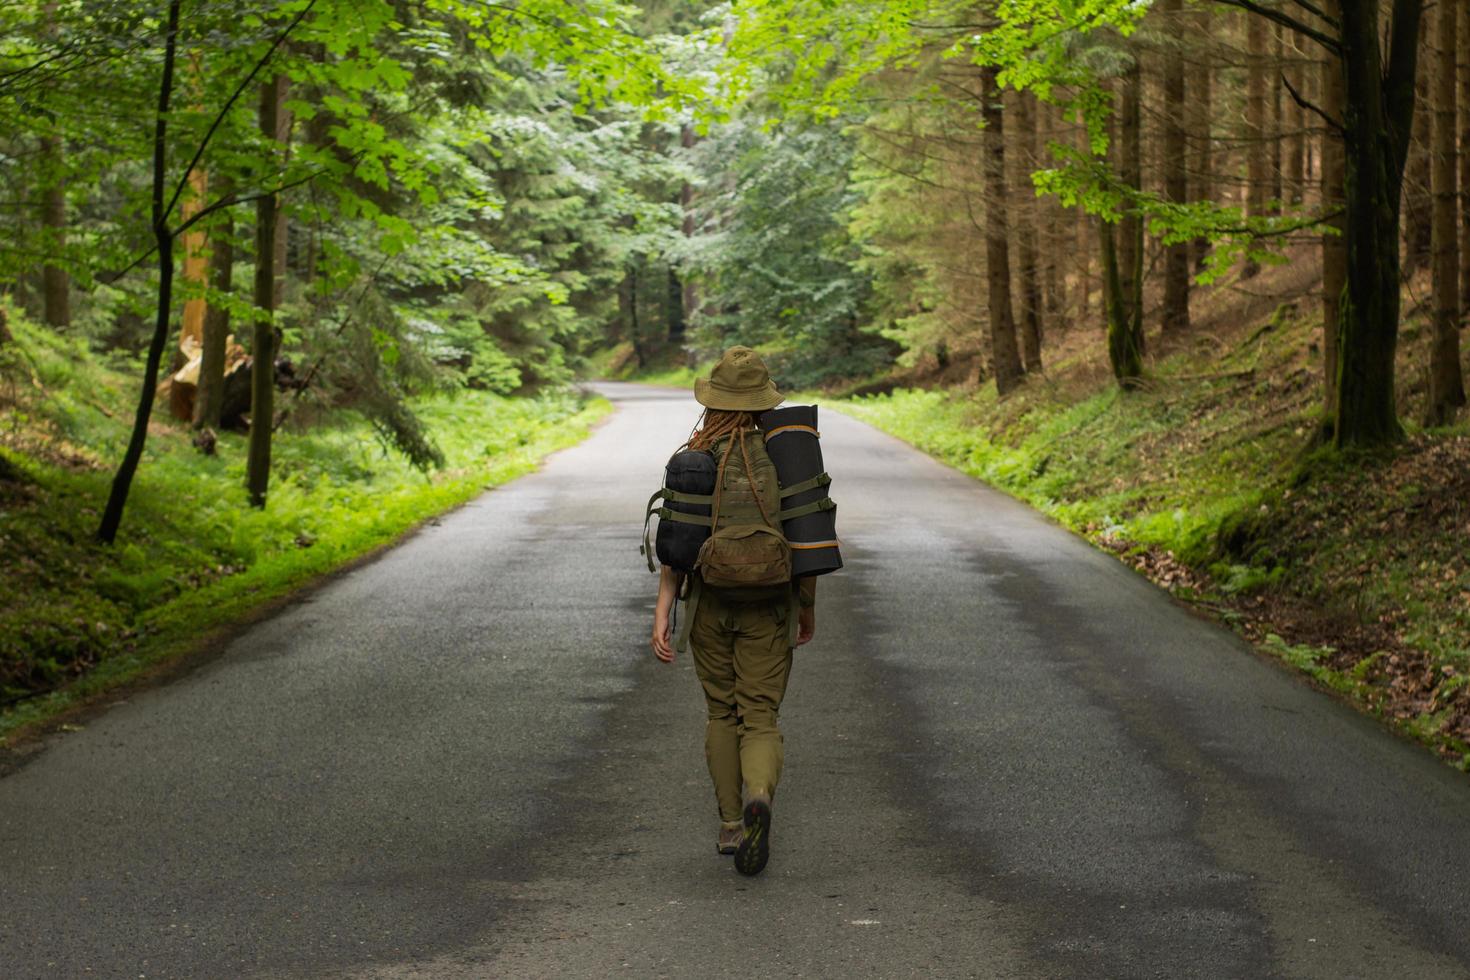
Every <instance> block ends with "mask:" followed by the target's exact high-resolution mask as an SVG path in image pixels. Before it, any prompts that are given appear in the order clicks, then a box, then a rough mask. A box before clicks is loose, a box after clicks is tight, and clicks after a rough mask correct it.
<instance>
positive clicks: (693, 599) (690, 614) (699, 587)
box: [674, 573, 704, 653]
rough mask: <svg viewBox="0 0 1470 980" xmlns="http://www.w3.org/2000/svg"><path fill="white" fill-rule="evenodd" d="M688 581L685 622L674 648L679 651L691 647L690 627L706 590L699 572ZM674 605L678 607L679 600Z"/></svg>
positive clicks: (675, 638)
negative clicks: (701, 596)
mask: <svg viewBox="0 0 1470 980" xmlns="http://www.w3.org/2000/svg"><path fill="white" fill-rule="evenodd" d="M686 581H687V582H688V583H689V598H687V599H685V600H684V623H683V625H682V626H680V627H679V630H678V633H677V635H675V637H674V649H675V650H677V651H678V652H679V653H683V652H684V651H685V650H687V649H689V629H690V627H691V626H693V625H694V611H695V610H696V609H698V608H699V597H700V595H701V594H702V593H703V592H704V579H703V578H702V577H701V576H700V575H699V574H698V573H696V574H693V575H690V576H689V578H688V579H687V580H686ZM674 605H675V607H676V608H677V607H678V601H677V600H675V603H674Z"/></svg>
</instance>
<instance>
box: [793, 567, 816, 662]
mask: <svg viewBox="0 0 1470 980" xmlns="http://www.w3.org/2000/svg"><path fill="white" fill-rule="evenodd" d="M796 585H797V599H798V600H799V601H800V603H801V611H800V612H799V613H798V614H797V617H796V645H797V646H801V645H802V644H803V643H810V642H811V639H812V637H813V636H816V635H817V577H816V576H815V575H808V576H807V577H806V578H803V579H799V580H798V581H797V583H796Z"/></svg>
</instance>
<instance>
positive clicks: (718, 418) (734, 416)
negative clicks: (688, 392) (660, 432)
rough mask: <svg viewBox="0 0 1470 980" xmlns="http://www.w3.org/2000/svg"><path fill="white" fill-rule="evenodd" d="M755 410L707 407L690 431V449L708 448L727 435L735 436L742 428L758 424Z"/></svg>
mask: <svg viewBox="0 0 1470 980" xmlns="http://www.w3.org/2000/svg"><path fill="white" fill-rule="evenodd" d="M758 424H759V423H758V422H757V421H756V413H755V412H730V411H726V410H725V409H720V408H706V409H705V410H704V414H703V415H701V416H700V417H699V423H698V424H697V425H696V426H695V427H694V431H693V432H691V433H689V442H688V443H686V445H688V447H689V448H690V449H703V450H707V449H709V448H711V447H712V446H714V444H715V443H717V442H719V441H720V440H721V439H723V438H725V437H726V436H733V435H734V434H735V433H737V432H739V431H740V430H742V429H750V428H754V427H755V426H757V425H758Z"/></svg>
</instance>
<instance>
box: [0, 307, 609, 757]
mask: <svg viewBox="0 0 1470 980" xmlns="http://www.w3.org/2000/svg"><path fill="white" fill-rule="evenodd" d="M12 329H13V330H14V332H15V334H16V343H15V344H13V345H8V346H7V347H6V348H4V349H3V350H0V357H3V363H0V406H3V408H4V410H5V414H4V416H3V419H4V425H3V429H0V569H3V571H0V595H3V598H0V704H3V708H0V737H3V736H4V735H5V734H7V733H9V732H12V731H14V730H15V729H17V728H19V727H21V726H24V725H27V724H29V723H31V722H34V721H36V720H38V719H41V718H44V717H47V716H48V715H50V714H53V713H54V712H55V711H56V710H58V709H59V708H61V707H64V706H65V705H67V704H70V703H73V702H75V701H77V700H78V699H81V698H85V697H86V696H88V695H90V694H93V693H96V692H98V691H101V690H104V689H106V688H108V687H110V686H113V685H115V684H116V683H119V682H120V681H122V680H125V679H127V678H128V677H130V676H132V675H134V674H136V673H137V672H138V671H139V670H141V669H143V668H145V667H147V666H148V665H150V664H153V663H157V662H159V661H161V660H165V659H167V658H168V657H169V656H170V655H171V654H173V653H175V652H177V651H179V650H182V649H185V648H187V647H189V646H191V645H192V644H195V643H197V642H198V641H199V638H200V637H201V636H203V635H206V634H207V633H208V632H209V631H210V629H211V628H212V627H215V626H217V625H219V624H222V623H226V622H229V621H231V620H233V619H237V618H239V617H240V616H242V615H244V614H245V613H247V612H249V611H250V610H251V609H253V608H255V607H258V606H260V605H261V604H263V603H265V602H267V601H269V600H271V599H273V598H275V597H278V596H281V595H284V594H286V593H288V592H290V591H291V590H293V589H295V588H298V587H300V586H301V585H302V584H304V583H307V582H309V581H311V580H313V579H315V578H318V577H320V576H321V575H323V574H325V573H327V572H329V571H331V570H333V569H335V568H338V567H340V566H341V565H343V564H344V563H346V562H348V561H350V560H352V559H354V558H357V557H359V556H362V555H364V554H367V553H369V552H371V551H373V550H374V549H376V548H379V547H381V546H383V545H385V544H387V543H389V542H391V541H393V540H395V539H396V538H397V537H399V536H400V535H402V534H403V533H404V532H405V531H407V530H408V529H410V528H412V527H413V526H415V525H416V524H417V523H419V522H421V521H422V520H424V519H426V518H428V517H430V516H432V515H434V514H437V513H440V512H442V511H444V510H446V509H449V508H451V507H454V506H455V505H457V504H460V503H462V502H464V501H466V500H469V499H471V498H473V497H474V496H476V495H477V494H479V493H480V492H481V491H482V490H484V489H485V488H486V487H490V486H495V485H498V484H501V483H504V482H506V481H507V480H510V479H513V478H515V477H516V476H519V475H521V474H524V473H526V472H528V471H530V470H532V469H534V468H535V466H536V465H537V464H538V462H539V461H540V460H541V459H542V458H543V457H544V456H545V455H546V454H548V453H550V452H552V451H554V450H556V449H559V448H562V447H565V446H567V445H570V444H572V443H575V442H577V441H579V440H580V439H581V438H583V437H584V436H585V435H586V433H587V431H588V428H589V426H590V425H591V423H592V422H593V421H594V420H595V419H596V418H597V417H598V416H600V415H601V414H602V413H603V412H605V411H606V410H607V408H608V406H607V404H606V403H605V402H601V401H596V402H592V403H584V401H583V400H582V399H581V397H580V396H578V395H576V394H574V393H572V392H567V391H561V392H554V393H549V394H545V395H542V396H539V397H536V398H508V397H503V396H499V395H493V394H489V393H486V392H475V391H468V390H466V391H462V392H459V393H457V394H455V395H453V396H449V395H441V396H436V397H431V398H427V399H422V400H419V401H417V402H416V403H415V406H414V408H415V411H416V412H417V414H418V415H419V416H420V418H422V420H423V421H424V423H425V425H426V426H427V427H428V429H429V430H430V431H431V432H432V434H433V436H434V438H435V440H436V441H437V443H438V445H439V447H440V448H441V449H442V450H443V452H444V455H445V458H446V465H445V467H444V468H443V469H440V470H437V471H433V472H431V473H430V474H429V475H425V474H423V473H421V472H419V471H418V470H416V469H414V468H413V466H411V465H410V464H409V463H408V462H407V461H405V460H404V459H403V458H402V457H401V456H400V455H398V454H396V453H393V452H391V451H389V450H388V449H387V448H386V447H385V446H384V445H383V444H382V443H381V442H379V441H378V439H377V438H375V436H374V433H373V429H372V426H371V425H370V424H369V423H368V421H367V420H366V419H364V418H363V417H361V416H360V415H357V414H355V413H352V412H338V413H336V414H335V415H333V416H330V417H328V418H325V419H318V420H317V422H316V424H315V425H314V426H313V427H312V428H311V429H309V430H304V431H292V430H290V429H285V430H282V431H281V432H279V433H278V434H277V437H276V440H275V444H274V447H273V463H272V473H271V487H270V494H269V500H268V504H267V506H266V507H265V508H264V509H260V510H257V509H254V508H251V507H249V506H248V505H247V503H246V496H245V491H244V481H245V451H246V446H245V437H244V436H243V435H237V434H234V433H228V432H227V433H221V434H220V435H219V442H218V449H217V454H216V455H214V456H204V455H201V454H200V453H199V452H198V450H196V449H195V448H194V447H193V446H192V445H191V442H190V438H189V436H190V434H189V432H188V431H187V430H186V428H185V427H182V426H175V425H172V424H168V423H167V422H165V421H164V418H165V415H164V413H163V412H162V411H159V412H156V413H155V416H154V421H153V423H152V424H151V426H150V435H149V442H148V449H147V452H146V454H145V456H144V459H143V462H142V465H141V467H140V468H139V471H138V476H137V479H136V480H135V482H134V484H133V488H132V493H131V496H130V497H129V501H128V507H127V511H126V514H125V516H124V520H123V526H122V531H121V533H120V535H119V537H118V540H117V542H116V543H115V544H114V545H112V546H104V545H101V544H99V543H97V542H96V541H95V539H94V537H93V535H94V533H95V531H96V527H97V522H98V518H99V515H100V513H101V508H102V504H103V503H104V501H105V499H106V494H107V491H108V487H109V485H110V481H111V477H112V466H114V465H115V463H116V460H117V458H118V456H119V455H120V453H121V449H122V446H123V443H124V440H125V439H126V437H127V422H128V420H129V419H130V408H129V400H130V399H131V398H133V397H135V396H136V389H135V386H136V380H135V379H136V377H137V372H136V371H135V370H134V369H132V366H131V365H125V364H124V365H117V364H113V365H108V364H104V363H100V362H99V361H98V360H97V359H96V358H95V357H94V356H93V355H91V354H90V353H89V352H88V351H87V350H86V349H85V347H83V346H82V345H81V344H79V343H75V342H72V341H68V340H66V339H65V338H61V337H58V336H57V335H55V334H53V333H51V332H49V331H44V330H39V329H36V328H33V327H30V326H29V325H27V324H25V323H24V322H23V321H12ZM118 368H123V370H119V369H118Z"/></svg>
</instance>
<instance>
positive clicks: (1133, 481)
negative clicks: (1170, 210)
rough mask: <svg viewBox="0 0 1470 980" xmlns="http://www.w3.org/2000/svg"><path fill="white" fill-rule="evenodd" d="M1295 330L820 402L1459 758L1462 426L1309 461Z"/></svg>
mask: <svg viewBox="0 0 1470 980" xmlns="http://www.w3.org/2000/svg"><path fill="white" fill-rule="evenodd" d="M1315 329H1316V325H1315V324H1313V323H1310V322H1291V321H1289V320H1286V319H1283V318H1281V317H1277V318H1273V321H1272V323H1271V324H1268V325H1267V326H1266V327H1263V328H1261V329H1259V330H1255V331H1250V330H1249V329H1248V328H1247V329H1242V331H1241V333H1240V334H1239V336H1240V337H1242V338H1245V339H1243V340H1238V341H1237V342H1236V346H1235V347H1233V348H1232V347H1229V346H1228V341H1229V338H1225V339H1223V340H1221V341H1212V342H1211V343H1210V344H1209V345H1207V346H1206V345H1198V346H1195V347H1193V348H1181V349H1178V350H1176V351H1175V352H1173V353H1171V354H1169V355H1167V356H1165V357H1164V358H1163V359H1161V360H1160V361H1158V362H1156V363H1155V364H1154V365H1153V369H1152V373H1151V375H1150V377H1149V378H1148V379H1147V382H1146V385H1145V387H1144V390H1141V391H1135V392H1129V393H1124V392H1122V391H1120V390H1118V388H1117V387H1116V386H1115V385H1113V384H1112V383H1111V380H1110V379H1109V378H1108V376H1107V375H1106V374H1105V373H1103V372H1101V371H1099V370H1097V367H1096V365H1093V366H1092V367H1090V368H1089V367H1088V366H1087V365H1086V364H1085V363H1082V362H1081V361H1079V362H1074V363H1073V364H1071V365H1068V364H1065V363H1061V364H1054V365H1053V366H1052V369H1051V371H1050V372H1049V373H1048V376H1046V377H1044V378H1038V379H1033V380H1031V381H1028V383H1027V384H1026V385H1024V386H1023V387H1022V388H1021V389H1020V390H1019V391H1017V392H1015V393H1013V394H1011V395H1010V396H1009V397H1007V398H1006V399H1004V400H1002V399H999V398H997V396H996V394H995V391H994V388H993V386H990V385H987V386H984V387H983V388H981V389H980V390H978V391H959V390H945V389H939V390H922V389H901V390H897V391H894V392H892V393H890V394H884V395H876V396H871V397H861V398H849V399H839V400H832V401H829V402H828V404H831V405H832V406H833V407H834V408H838V409H840V410H841V411H843V412H845V413H847V414H849V415H852V416H853V417H855V418H858V419H860V420H863V421H865V422H868V423H870V424H872V425H874V426H876V427H877V428H880V429H882V430H884V431H886V432H888V433H890V434H892V435H895V436H897V437H899V438H901V439H903V440H905V441H906V442H908V443H910V444H912V445H913V446H915V447H916V448H918V449H921V450H923V451H924V452H927V453H929V454H930V455H932V456H934V457H936V458H938V459H940V460H942V461H944V462H946V463H948V464H950V465H952V466H954V467H955V468H957V469H959V470H960V471H962V472H964V473H967V474H969V475H971V476H974V477H977V478H979V479H981V480H984V481H985V482H987V483H989V484H990V485H992V486H994V487H996V488H998V489H1001V490H1003V491H1005V492H1007V493H1009V494H1011V495H1013V496H1015V497H1017V498H1019V499H1020V500H1022V501H1024V502H1026V503H1028V504H1030V505H1031V506H1033V507H1035V508H1036V509H1038V510H1040V511H1042V512H1043V513H1045V514H1048V515H1050V516H1051V517H1053V518H1055V519H1056V520H1058V521H1059V522H1060V523H1062V524H1063V525H1065V526H1067V527H1068V528H1071V529H1072V530H1074V531H1077V532H1079V533H1081V534H1083V535H1085V536H1087V537H1089V538H1090V539H1091V540H1093V541H1095V542H1098V543H1099V544H1103V545H1105V546H1107V547H1108V549H1109V550H1110V551H1113V552H1115V553H1118V554H1120V556H1121V557H1123V558H1124V559H1125V560H1127V561H1129V563H1130V564H1132V565H1134V566H1135V567H1137V568H1139V569H1140V570H1142V571H1144V572H1145V573H1146V574H1149V575H1150V576H1151V577H1153V578H1154V579H1155V580H1156V581H1159V582H1161V584H1164V585H1166V586H1167V587H1169V588H1170V589H1171V590H1172V591H1173V592H1174V593H1175V594H1176V595H1179V596H1180V597H1181V598H1186V599H1189V600H1193V601H1203V602H1204V604H1205V606H1206V608H1211V609H1215V610H1217V611H1219V612H1220V613H1221V615H1222V618H1224V619H1226V620H1227V621H1228V622H1230V623H1232V624H1233V625H1235V626H1237V627H1238V628H1240V629H1241V630H1242V631H1243V632H1244V633H1245V634H1246V636H1247V638H1249V639H1251V640H1252V641H1254V642H1255V643H1256V644H1257V645H1258V646H1259V647H1260V648H1261V649H1263V650H1265V651H1267V652H1269V653H1271V654H1273V655H1275V656H1277V657H1278V658H1279V659H1281V660H1282V661H1284V662H1286V663H1288V664H1290V665H1292V666H1293V667H1295V668H1296V669H1298V670H1300V671H1301V672H1303V673H1304V674H1307V675H1308V676H1310V677H1312V678H1313V679H1314V680H1316V681H1317V682H1318V683H1319V684H1321V685H1322V686H1324V687H1326V688H1328V689H1330V690H1332V691H1334V692H1336V693H1338V694H1340V695H1343V696H1344V697H1346V698H1348V699H1350V700H1352V701H1355V702H1356V703H1358V704H1360V705H1361V706H1363V707H1364V708H1365V709H1366V710H1368V711H1369V712H1371V713H1374V714H1376V715H1378V716H1380V717H1382V718H1384V719H1385V720H1387V721H1389V722H1390V723H1391V724H1393V725H1394V726H1395V727H1397V728H1399V729H1400V730H1401V731H1403V732H1405V733H1406V734H1408V735H1410V736H1412V737H1414V738H1417V739H1419V740H1421V741H1423V742H1425V743H1426V744H1428V745H1431V746H1433V747H1434V748H1436V749H1437V750H1438V751H1439V752H1440V753H1441V754H1442V755H1443V756H1444V757H1446V758H1447V759H1449V760H1450V761H1452V762H1454V763H1456V764H1457V765H1459V766H1461V767H1462V768H1466V767H1470V689H1467V684H1470V682H1467V680H1466V678H1467V677H1470V602H1467V599H1470V561H1467V560H1466V558H1465V551H1464V540H1465V538H1464V534H1465V532H1466V530H1467V529H1470V525H1467V524H1466V521H1465V518H1464V514H1463V506H1462V505H1461V504H1458V503H1456V501H1461V502H1463V501H1464V500H1465V499H1466V495H1467V494H1470V436H1467V434H1466V426H1465V425H1464V424H1462V425H1460V426H1458V427H1455V428H1451V429H1445V430H1439V431H1436V432H1428V433H1426V432H1421V431H1417V430H1413V427H1412V426H1410V428H1411V434H1410V438H1409V440H1408V441H1407V442H1406V443H1405V444H1404V445H1403V446H1401V447H1398V448H1397V449H1396V450H1395V451H1393V452H1389V453H1381V454H1376V455H1374V456H1372V457H1360V456H1353V457H1351V458H1349V457H1347V456H1343V455H1338V454H1332V453H1325V452H1317V453H1308V452H1307V451H1306V447H1307V446H1308V444H1309V443H1310V441H1311V436H1312V433H1313V431H1314V430H1315V428H1316V426H1317V424H1318V404H1317V400H1318V394H1319V388H1318V382H1317V380H1316V379H1317V378H1318V377H1319V376H1320V365H1316V364H1313V363H1312V361H1313V359H1314V358H1315V356H1316V355H1315V352H1314V350H1313V348H1312V345H1311V338H1312V336H1313V334H1314V332H1315ZM1405 373H1406V375H1407V373H1408V372H1407V369H1406V371H1405ZM1401 412H1402V413H1403V414H1404V415H1405V416H1406V417H1409V416H1410V411H1409V410H1405V409H1404V408H1402V407H1401Z"/></svg>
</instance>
